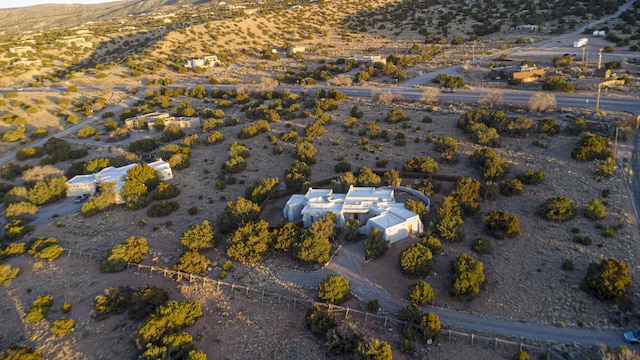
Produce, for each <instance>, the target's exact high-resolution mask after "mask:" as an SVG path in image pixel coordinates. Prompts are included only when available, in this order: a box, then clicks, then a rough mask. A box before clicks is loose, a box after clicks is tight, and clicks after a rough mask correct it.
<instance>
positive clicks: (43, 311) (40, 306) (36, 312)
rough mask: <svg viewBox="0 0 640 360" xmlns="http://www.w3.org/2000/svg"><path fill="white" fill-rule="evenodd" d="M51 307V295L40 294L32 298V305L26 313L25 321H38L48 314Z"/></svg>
mask: <svg viewBox="0 0 640 360" xmlns="http://www.w3.org/2000/svg"><path fill="white" fill-rule="evenodd" d="M51 307H53V296H51V295H41V296H38V297H37V298H36V299H35V300H33V305H32V306H31V309H29V312H28V313H27V321H29V322H34V323H35V322H38V321H40V320H44V319H45V318H46V317H47V315H49V310H51Z"/></svg>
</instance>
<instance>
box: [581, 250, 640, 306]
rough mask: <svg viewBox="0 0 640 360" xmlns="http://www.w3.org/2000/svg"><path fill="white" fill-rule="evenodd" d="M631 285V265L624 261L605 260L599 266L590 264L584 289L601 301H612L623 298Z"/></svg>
mask: <svg viewBox="0 0 640 360" xmlns="http://www.w3.org/2000/svg"><path fill="white" fill-rule="evenodd" d="M629 284H631V276H630V275H629V265H627V264H626V263H625V262H624V261H620V260H615V259H605V260H602V261H600V263H599V264H598V263H591V264H589V267H588V268H587V278H586V280H585V282H584V284H583V288H584V289H585V290H586V291H587V292H589V293H591V294H593V295H595V296H596V297H597V298H598V299H600V300H612V299H617V298H620V297H622V295H624V293H625V292H627V289H628V288H629Z"/></svg>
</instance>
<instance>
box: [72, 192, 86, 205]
mask: <svg viewBox="0 0 640 360" xmlns="http://www.w3.org/2000/svg"><path fill="white" fill-rule="evenodd" d="M88 198H89V194H82V195H80V196H76V198H75V199H73V202H74V203H77V204H79V203H82V202H84V201H85V200H87V199H88Z"/></svg>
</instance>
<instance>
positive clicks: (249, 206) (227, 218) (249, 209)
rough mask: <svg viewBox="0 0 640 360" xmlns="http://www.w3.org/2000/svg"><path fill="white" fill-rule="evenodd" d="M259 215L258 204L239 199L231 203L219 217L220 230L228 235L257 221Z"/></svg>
mask: <svg viewBox="0 0 640 360" xmlns="http://www.w3.org/2000/svg"><path fill="white" fill-rule="evenodd" d="M259 214H260V206H259V205H258V204H256V203H254V202H253V201H251V200H247V199H245V198H242V197H239V198H238V199H236V201H229V202H228V203H227V205H226V206H225V208H224V210H223V211H222V212H221V213H220V215H219V216H218V230H219V231H220V232H221V233H223V234H228V233H230V232H232V231H234V230H235V229H236V228H238V227H239V226H241V225H243V224H245V223H246V222H249V221H253V220H255V219H256V218H257V217H258V215H259Z"/></svg>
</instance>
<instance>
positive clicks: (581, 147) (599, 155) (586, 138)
mask: <svg viewBox="0 0 640 360" xmlns="http://www.w3.org/2000/svg"><path fill="white" fill-rule="evenodd" d="M611 157H613V152H612V151H611V150H610V149H609V139H608V138H606V137H604V136H600V135H596V134H592V133H590V132H586V133H584V134H583V135H582V139H580V143H579V144H578V146H577V147H576V148H575V149H573V150H572V151H571V158H572V159H574V160H578V161H593V160H596V159H597V160H606V159H608V158H611Z"/></svg>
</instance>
